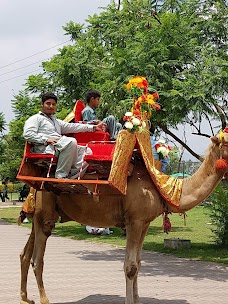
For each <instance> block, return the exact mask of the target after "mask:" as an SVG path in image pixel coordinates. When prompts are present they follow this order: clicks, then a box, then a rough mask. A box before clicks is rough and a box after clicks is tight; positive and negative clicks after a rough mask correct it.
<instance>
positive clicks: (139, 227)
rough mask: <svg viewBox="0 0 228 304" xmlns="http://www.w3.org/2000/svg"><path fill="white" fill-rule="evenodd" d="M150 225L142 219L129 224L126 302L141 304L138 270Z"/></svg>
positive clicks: (125, 266) (126, 261)
mask: <svg viewBox="0 0 228 304" xmlns="http://www.w3.org/2000/svg"><path fill="white" fill-rule="evenodd" d="M148 227H149V223H148V224H145V223H143V222H141V221H135V222H134V223H129V225H127V227H126V228H127V244H126V255H125V263H124V271H125V278H126V300H125V304H140V300H139V295H138V272H139V269H140V265H141V251H142V245H143V241H144V238H145V235H146V233H147V230H148Z"/></svg>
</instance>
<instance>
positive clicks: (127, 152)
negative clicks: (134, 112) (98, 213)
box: [108, 130, 183, 208]
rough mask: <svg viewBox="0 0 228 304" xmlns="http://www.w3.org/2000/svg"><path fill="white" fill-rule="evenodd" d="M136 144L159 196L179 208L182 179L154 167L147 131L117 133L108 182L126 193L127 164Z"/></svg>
mask: <svg viewBox="0 0 228 304" xmlns="http://www.w3.org/2000/svg"><path fill="white" fill-rule="evenodd" d="M136 144H137V145H138V146H139V149H140V152H141V155H142V158H143V161H144V163H145V165H146V169H147V171H148V173H149V174H150V177H151V179H152V181H153V183H154V184H155V186H156V188H157V189H158V191H159V193H160V194H161V196H162V197H163V198H164V199H165V200H166V201H167V202H168V203H169V204H171V205H173V206H174V207H176V208H179V201H180V196H181V190H182V184H183V180H181V179H178V178H175V177H172V176H169V175H166V174H164V173H162V172H160V171H159V170H157V169H156V166H155V162H156V160H155V159H154V157H153V152H152V146H151V142H150V135H149V132H147V131H144V132H141V133H139V132H138V131H136V132H134V133H133V134H132V133H129V132H128V131H126V130H122V131H121V132H120V133H119V134H118V137H117V141H116V148H115V152H114V155H113V160H112V166H111V172H110V175H109V179H108V180H109V182H110V184H111V185H112V186H113V187H115V188H117V189H118V190H119V191H120V192H121V193H122V194H123V195H126V193H127V175H128V165H129V163H130V160H131V157H132V153H133V150H134V148H135V146H136Z"/></svg>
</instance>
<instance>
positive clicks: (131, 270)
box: [125, 262, 138, 280]
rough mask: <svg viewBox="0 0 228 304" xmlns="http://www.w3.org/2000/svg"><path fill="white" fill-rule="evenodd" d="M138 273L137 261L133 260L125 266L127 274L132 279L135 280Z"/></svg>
mask: <svg viewBox="0 0 228 304" xmlns="http://www.w3.org/2000/svg"><path fill="white" fill-rule="evenodd" d="M137 273H138V265H137V264H136V263H134V262H131V263H130V264H127V265H126V266H125V274H126V276H127V277H128V278H129V279H130V280H133V279H134V277H135V276H136V275H137Z"/></svg>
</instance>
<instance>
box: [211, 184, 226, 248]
mask: <svg viewBox="0 0 228 304" xmlns="http://www.w3.org/2000/svg"><path fill="white" fill-rule="evenodd" d="M211 202H212V203H213V204H212V206H211V214H210V217H211V220H212V223H213V224H214V225H215V227H216V229H212V231H213V233H214V234H215V237H214V238H215V242H216V243H217V244H218V245H220V246H221V247H224V248H228V183H227V182H225V181H224V182H222V183H221V184H219V185H218V186H217V188H216V189H215V191H214V192H213V193H212V195H211Z"/></svg>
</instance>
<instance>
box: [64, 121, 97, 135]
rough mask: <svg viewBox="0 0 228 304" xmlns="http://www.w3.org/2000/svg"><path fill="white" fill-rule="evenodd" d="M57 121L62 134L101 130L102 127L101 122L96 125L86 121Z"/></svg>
mask: <svg viewBox="0 0 228 304" xmlns="http://www.w3.org/2000/svg"><path fill="white" fill-rule="evenodd" d="M58 122H59V124H60V125H61V133H62V134H67V133H80V132H94V131H101V130H102V127H103V123H100V124H98V125H91V124H88V123H87V124H82V123H68V122H64V121H62V120H58Z"/></svg>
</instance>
